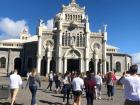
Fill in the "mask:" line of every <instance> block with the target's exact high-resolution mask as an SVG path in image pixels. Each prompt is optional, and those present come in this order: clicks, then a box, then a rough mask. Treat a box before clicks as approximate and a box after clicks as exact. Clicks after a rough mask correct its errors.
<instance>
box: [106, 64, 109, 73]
mask: <svg viewBox="0 0 140 105" xmlns="http://www.w3.org/2000/svg"><path fill="white" fill-rule="evenodd" d="M106 71H107V72H109V62H106Z"/></svg>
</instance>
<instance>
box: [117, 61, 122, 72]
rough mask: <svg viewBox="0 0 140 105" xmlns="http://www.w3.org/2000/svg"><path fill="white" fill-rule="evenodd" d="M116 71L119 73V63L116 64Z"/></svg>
mask: <svg viewBox="0 0 140 105" xmlns="http://www.w3.org/2000/svg"><path fill="white" fill-rule="evenodd" d="M116 71H117V72H120V71H121V63H120V62H116Z"/></svg>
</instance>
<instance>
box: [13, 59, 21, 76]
mask: <svg viewBox="0 0 140 105" xmlns="http://www.w3.org/2000/svg"><path fill="white" fill-rule="evenodd" d="M14 69H17V70H18V73H19V74H21V58H15V60H14Z"/></svg>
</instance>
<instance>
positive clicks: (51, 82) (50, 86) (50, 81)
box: [47, 80, 53, 91]
mask: <svg viewBox="0 0 140 105" xmlns="http://www.w3.org/2000/svg"><path fill="white" fill-rule="evenodd" d="M52 84H53V81H52V80H49V85H48V86H47V89H49V88H50V91H52Z"/></svg>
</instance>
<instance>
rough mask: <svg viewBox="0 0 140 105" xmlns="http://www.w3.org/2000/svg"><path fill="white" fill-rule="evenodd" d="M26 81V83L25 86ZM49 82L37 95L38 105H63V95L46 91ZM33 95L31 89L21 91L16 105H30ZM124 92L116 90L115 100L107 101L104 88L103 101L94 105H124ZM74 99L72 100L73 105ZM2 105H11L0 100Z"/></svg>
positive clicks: (43, 85) (43, 83)
mask: <svg viewBox="0 0 140 105" xmlns="http://www.w3.org/2000/svg"><path fill="white" fill-rule="evenodd" d="M25 83H26V81H24V86H25ZM47 85H48V83H47V82H42V87H41V89H39V90H38V93H37V104H38V105H62V94H55V93H53V92H50V91H44V90H45V88H46V87H47ZM30 100H31V94H30V91H29V89H26V90H25V89H23V90H22V89H20V92H19V94H18V96H17V99H16V105H30ZM123 102H124V99H123V92H122V90H121V89H116V94H115V97H114V100H109V101H108V100H107V95H106V88H105V87H104V86H103V88H102V99H101V100H95V101H94V105H123ZM72 103H73V99H71V100H70V104H71V105H72ZM0 105H10V104H9V100H0ZM82 105H86V99H85V97H83V98H82Z"/></svg>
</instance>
